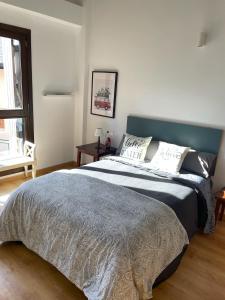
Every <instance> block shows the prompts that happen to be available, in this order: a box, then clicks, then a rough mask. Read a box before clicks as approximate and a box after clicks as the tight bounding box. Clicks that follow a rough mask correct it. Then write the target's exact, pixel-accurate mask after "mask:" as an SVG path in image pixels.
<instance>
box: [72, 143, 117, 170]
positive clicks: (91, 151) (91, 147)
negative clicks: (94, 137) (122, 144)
mask: <svg viewBox="0 0 225 300" xmlns="http://www.w3.org/2000/svg"><path fill="white" fill-rule="evenodd" d="M97 146H98V144H97V143H91V144H86V145H81V146H77V166H78V167H80V161H81V153H85V154H88V155H91V156H93V161H97V160H99V158H100V157H101V156H105V155H114V154H116V148H114V147H111V148H110V150H106V149H105V146H104V145H103V144H101V148H100V150H99V151H98V148H97Z"/></svg>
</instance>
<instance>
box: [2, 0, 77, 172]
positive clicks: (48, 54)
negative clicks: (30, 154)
mask: <svg viewBox="0 0 225 300" xmlns="http://www.w3.org/2000/svg"><path fill="white" fill-rule="evenodd" d="M0 22H2V23H6V24H11V25H16V26H21V27H24V28H28V29H31V32H32V71H33V103H34V135H35V142H36V144H37V156H38V168H43V167H47V166H52V165H57V164H60V163H64V162H68V161H72V160H73V157H74V149H73V146H74V100H62V99H58V100H53V99H51V100H46V99H43V97H42V93H43V91H46V90H51V91H69V92H70V91H74V90H75V88H76V76H77V74H76V60H77V35H78V33H79V30H78V29H76V28H75V27H74V26H70V25H65V24H60V23H58V22H55V21H53V20H52V19H50V20H48V19H47V18H43V17H41V16H32V15H31V14H30V13H26V12H22V11H21V10H20V9H17V8H14V7H6V6H5V5H1V4H0Z"/></svg>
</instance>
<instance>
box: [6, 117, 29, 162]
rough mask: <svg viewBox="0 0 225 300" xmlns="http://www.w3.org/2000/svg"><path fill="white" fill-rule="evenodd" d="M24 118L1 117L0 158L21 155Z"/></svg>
mask: <svg viewBox="0 0 225 300" xmlns="http://www.w3.org/2000/svg"><path fill="white" fill-rule="evenodd" d="M23 142H24V119H21V118H19V119H0V160H2V159H6V158H12V157H18V156H21V155H22V153H23Z"/></svg>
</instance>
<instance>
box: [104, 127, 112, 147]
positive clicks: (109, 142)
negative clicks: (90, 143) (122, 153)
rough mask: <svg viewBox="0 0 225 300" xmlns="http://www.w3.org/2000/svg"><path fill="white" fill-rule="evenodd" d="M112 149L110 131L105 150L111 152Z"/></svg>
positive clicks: (107, 134)
mask: <svg viewBox="0 0 225 300" xmlns="http://www.w3.org/2000/svg"><path fill="white" fill-rule="evenodd" d="M110 148H111V137H110V133H109V131H107V132H106V140H105V149H106V150H107V151H109V150H110Z"/></svg>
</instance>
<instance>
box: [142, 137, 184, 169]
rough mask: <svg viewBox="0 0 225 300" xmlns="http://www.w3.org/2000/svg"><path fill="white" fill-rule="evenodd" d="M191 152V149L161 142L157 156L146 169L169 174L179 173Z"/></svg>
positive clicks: (147, 164) (146, 165)
mask: <svg viewBox="0 0 225 300" xmlns="http://www.w3.org/2000/svg"><path fill="white" fill-rule="evenodd" d="M189 150H190V148H189V147H181V146H178V145H174V144H168V143H165V142H159V148H158V150H157V152H156V154H155V155H154V157H153V159H152V160H151V162H150V163H146V164H145V167H148V168H150V169H153V170H158V171H163V172H168V173H177V172H179V171H180V168H181V165H182V163H183V160H184V158H185V156H186V155H187V153H188V151H189Z"/></svg>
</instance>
